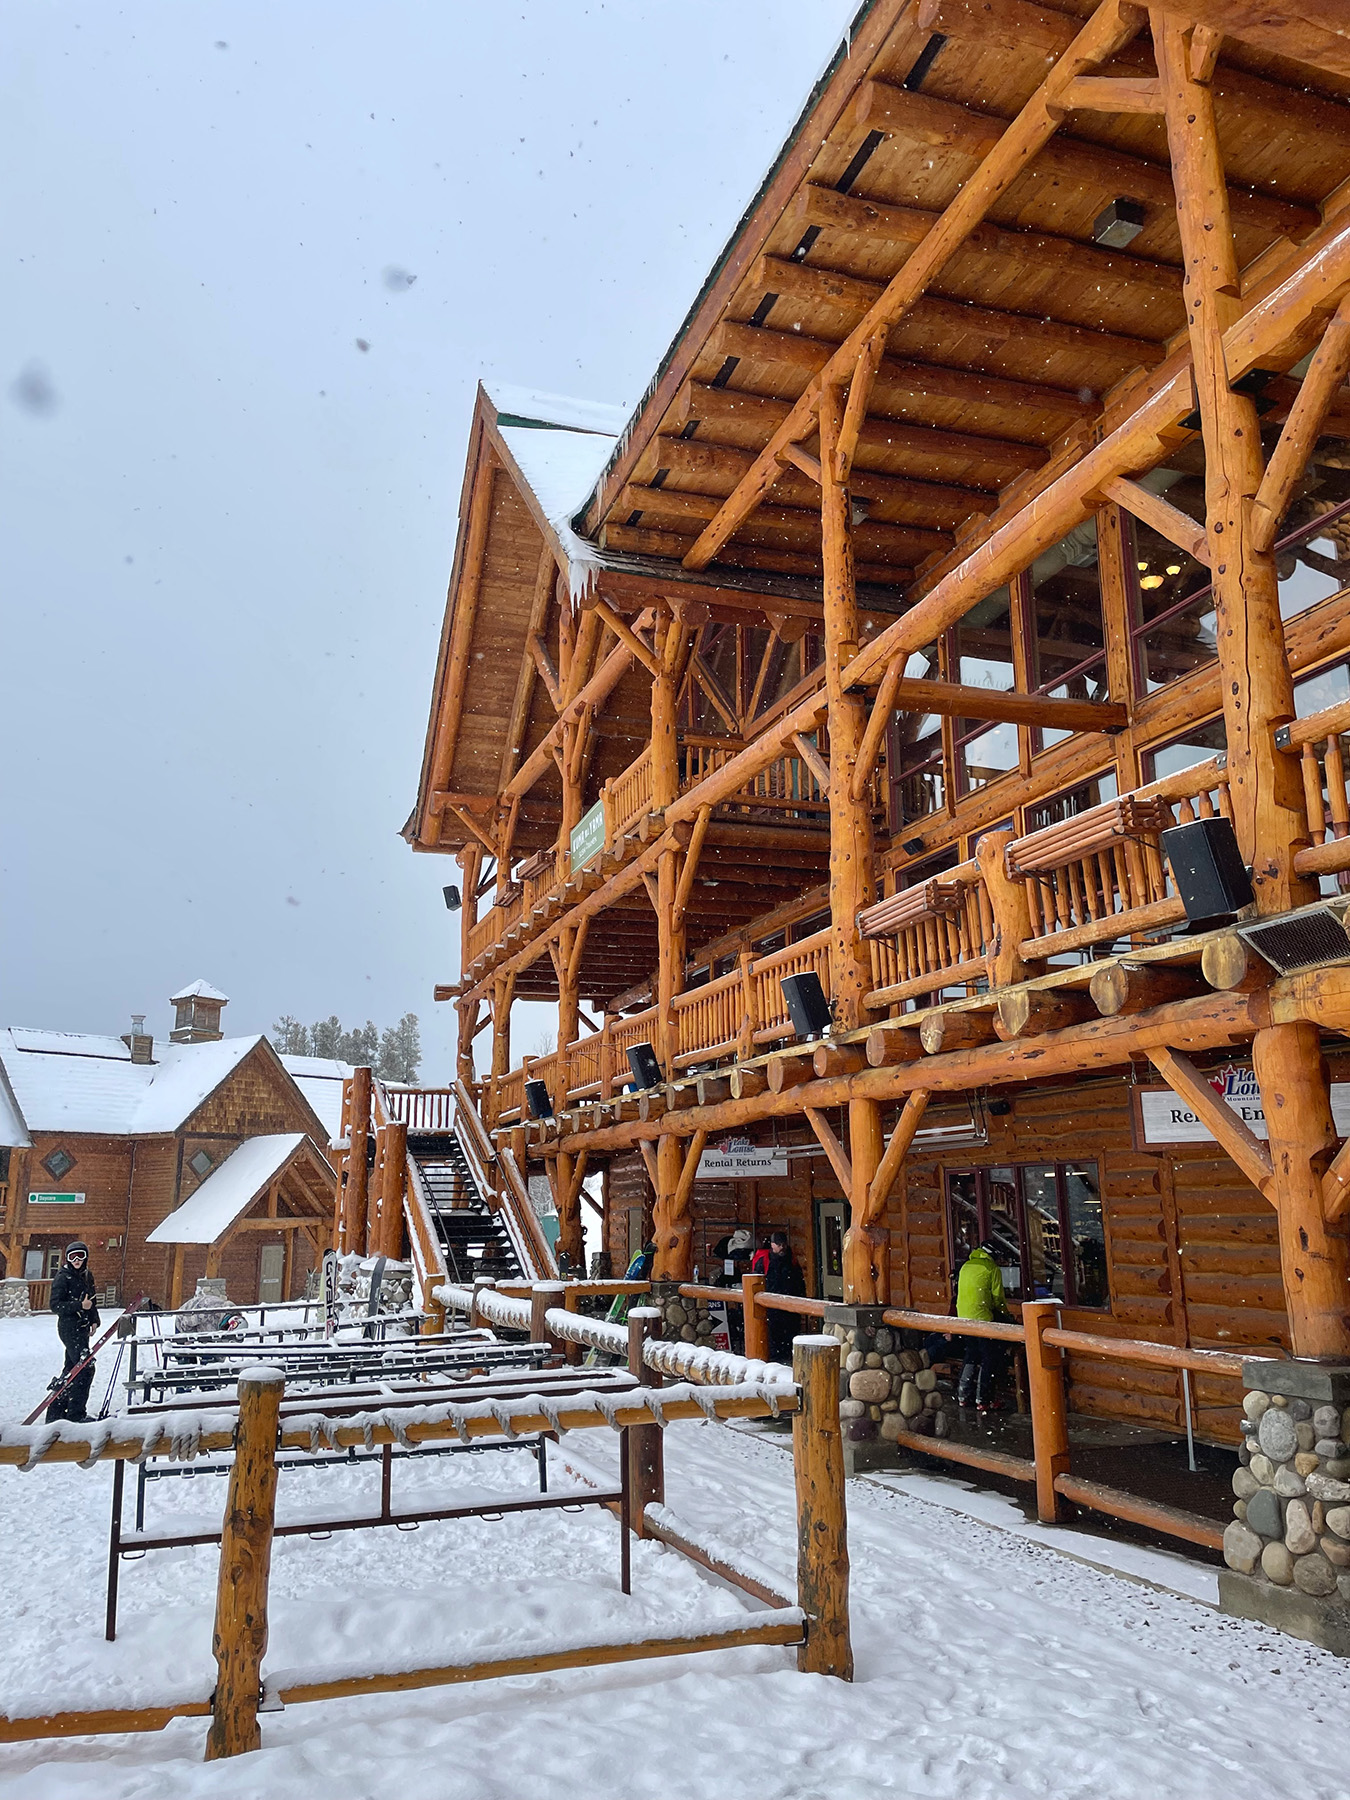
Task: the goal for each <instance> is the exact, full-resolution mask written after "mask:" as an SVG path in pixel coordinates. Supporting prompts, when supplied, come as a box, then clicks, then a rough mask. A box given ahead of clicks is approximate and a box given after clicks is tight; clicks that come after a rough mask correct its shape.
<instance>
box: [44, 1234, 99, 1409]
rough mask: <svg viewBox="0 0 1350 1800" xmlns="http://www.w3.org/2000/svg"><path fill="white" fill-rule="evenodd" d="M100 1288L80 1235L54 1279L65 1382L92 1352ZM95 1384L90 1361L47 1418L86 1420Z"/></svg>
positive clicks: (54, 1300) (55, 1305)
mask: <svg viewBox="0 0 1350 1800" xmlns="http://www.w3.org/2000/svg"><path fill="white" fill-rule="evenodd" d="M97 1291H98V1290H97V1289H96V1287H95V1286H94V1276H93V1271H92V1270H91V1269H90V1267H89V1246H88V1245H87V1244H84V1243H81V1242H80V1241H79V1239H78V1238H77V1239H76V1241H75V1242H74V1243H73V1244H68V1245H67V1246H66V1258H65V1261H64V1262H63V1263H62V1265H61V1267H60V1268H59V1269H58V1270H57V1272H56V1277H55V1279H54V1280H53V1282H52V1298H51V1308H52V1311H53V1312H54V1313H55V1314H56V1329H57V1332H58V1333H59V1334H60V1338H61V1342H62V1343H63V1344H64V1345H65V1350H66V1365H65V1368H64V1369H63V1370H62V1371H61V1381H62V1382H63V1381H65V1379H66V1377H67V1376H68V1375H69V1374H70V1371H71V1370H72V1369H73V1368H74V1367H75V1366H76V1364H77V1363H81V1362H84V1359H85V1357H86V1356H88V1354H89V1334H90V1332H91V1331H93V1330H95V1329H96V1327H97V1326H98V1323H99V1316H98V1305H97V1301H96V1298H95V1296H96V1294H97ZM57 1385H58V1386H59V1385H60V1382H58V1383H57ZM93 1385H94V1364H93V1363H92V1362H91V1363H88V1364H86V1366H85V1367H84V1368H83V1369H81V1370H80V1372H79V1374H78V1375H77V1376H76V1377H75V1379H74V1381H72V1382H71V1384H70V1386H69V1387H68V1388H67V1389H66V1391H65V1393H64V1394H62V1395H61V1396H60V1398H59V1399H57V1400H53V1402H52V1404H51V1405H50V1406H49V1407H48V1408H47V1419H48V1421H49V1422H51V1421H52V1420H55V1419H73V1420H75V1421H76V1422H77V1423H79V1422H81V1421H83V1420H85V1419H87V1418H88V1417H89V1414H88V1412H87V1410H86V1408H87V1407H88V1404H89V1390H90V1388H91V1387H92V1386H93Z"/></svg>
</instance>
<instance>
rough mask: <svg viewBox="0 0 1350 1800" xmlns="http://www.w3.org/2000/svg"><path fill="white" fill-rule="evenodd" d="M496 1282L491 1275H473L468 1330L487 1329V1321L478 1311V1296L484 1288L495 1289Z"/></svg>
mask: <svg viewBox="0 0 1350 1800" xmlns="http://www.w3.org/2000/svg"><path fill="white" fill-rule="evenodd" d="M496 1285H497V1283H496V1281H495V1280H494V1279H493V1277H492V1276H491V1275H475V1276H474V1278H473V1299H472V1300H471V1301H470V1302H469V1328H470V1330H472V1331H482V1330H484V1329H486V1328H487V1325H488V1320H487V1318H486V1316H485V1315H484V1314H483V1313H481V1312H480V1311H479V1309H478V1296H479V1295H480V1294H481V1293H482V1291H483V1289H484V1288H495V1287H496Z"/></svg>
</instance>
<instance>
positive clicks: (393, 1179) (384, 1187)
mask: <svg viewBox="0 0 1350 1800" xmlns="http://www.w3.org/2000/svg"><path fill="white" fill-rule="evenodd" d="M381 1173H382V1179H381V1182H380V1212H379V1219H378V1221H377V1233H378V1235H377V1237H376V1241H375V1243H374V1245H373V1254H374V1255H376V1256H387V1257H389V1258H390V1259H391V1261H394V1262H397V1261H398V1260H399V1258H400V1257H401V1256H402V1255H403V1193H404V1186H405V1184H406V1182H407V1179H408V1127H407V1126H406V1125H405V1124H404V1122H403V1120H402V1119H391V1120H390V1121H389V1123H388V1124H387V1125H386V1126H385V1128H384V1168H383V1170H382V1172H381Z"/></svg>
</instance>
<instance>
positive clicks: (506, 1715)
mask: <svg viewBox="0 0 1350 1800" xmlns="http://www.w3.org/2000/svg"><path fill="white" fill-rule="evenodd" d="M54 1347H55V1332H54V1330H53V1327H52V1323H51V1321H50V1320H48V1319H34V1320H20V1321H11V1320H6V1321H0V1418H5V1419H15V1418H17V1417H19V1416H21V1415H22V1414H23V1413H25V1412H26V1411H27V1410H28V1409H29V1407H30V1406H31V1405H32V1404H34V1402H35V1401H36V1399H37V1397H38V1396H39V1394H40V1393H41V1390H42V1388H43V1386H44V1385H45V1380H46V1376H47V1374H48V1373H49V1372H50V1370H51V1368H52V1367H53V1357H54ZM101 1391H102V1384H101V1382H100V1383H99V1384H98V1385H97V1386H96V1389H95V1392H96V1396H97V1395H98V1394H100V1393H101ZM580 1435H581V1434H576V1435H574V1436H573V1437H571V1438H569V1439H567V1440H566V1442H565V1443H564V1446H563V1447H562V1450H561V1452H559V1455H560V1456H565V1455H568V1454H570V1453H571V1450H572V1446H573V1445H577V1448H578V1450H584V1453H585V1456H586V1458H587V1460H588V1461H589V1462H590V1463H592V1464H593V1465H598V1466H600V1467H606V1466H608V1467H609V1468H610V1469H611V1470H612V1468H613V1458H614V1440H612V1439H611V1438H610V1436H609V1434H608V1433H606V1432H599V1431H597V1432H587V1433H586V1434H584V1443H579V1442H578V1439H579V1437H580ZM666 1469H667V1500H668V1503H669V1504H670V1506H671V1507H672V1509H673V1510H674V1511H675V1512H677V1513H678V1514H680V1515H681V1516H682V1517H683V1518H685V1519H687V1520H689V1521H692V1522H693V1523H694V1524H695V1525H697V1526H700V1527H702V1528H703V1529H704V1530H705V1531H710V1532H715V1533H716V1534H717V1535H718V1536H719V1537H721V1538H722V1539H723V1540H724V1541H727V1542H730V1543H732V1544H735V1545H737V1546H739V1547H740V1548H741V1549H742V1550H743V1552H744V1553H745V1554H747V1555H749V1556H753V1557H755V1558H756V1559H758V1560H759V1561H760V1562H762V1563H765V1564H768V1565H769V1566H770V1567H772V1568H775V1569H777V1570H779V1571H781V1573H782V1574H783V1576H784V1577H787V1578H790V1576H791V1571H792V1566H793V1554H794V1552H793V1543H794V1525H793V1508H792V1481H791V1461H790V1459H789V1458H788V1456H787V1455H786V1454H785V1453H784V1450H783V1448H782V1446H781V1444H780V1443H778V1442H772V1441H768V1440H766V1439H765V1438H764V1436H763V1435H762V1434H757V1433H756V1432H754V1431H746V1430H740V1429H729V1428H727V1427H725V1426H717V1425H708V1424H702V1423H700V1424H696V1425H681V1426H676V1427H674V1428H673V1429H672V1430H670V1431H669V1432H668V1433H667V1439H666ZM555 1475H556V1476H557V1477H558V1478H559V1479H561V1470H560V1469H556V1468H555ZM375 1479H376V1478H375V1476H374V1475H373V1473H367V1474H362V1475H359V1476H358V1475H356V1474H354V1473H351V1472H348V1471H346V1470H338V1471H332V1472H322V1473H321V1472H311V1473H308V1474H296V1475H292V1476H289V1477H285V1478H283V1484H282V1489H281V1502H280V1505H281V1510H282V1513H283V1516H284V1515H285V1514H286V1513H288V1512H289V1513H290V1514H291V1516H297V1512H298V1509H304V1512H305V1514H306V1515H309V1514H312V1512H314V1511H316V1510H318V1509H320V1508H322V1509H324V1510H338V1509H341V1508H344V1507H349V1506H351V1505H352V1504H353V1502H354V1501H356V1500H357V1499H358V1498H359V1497H360V1496H361V1495H362V1494H365V1495H367V1496H371V1495H373V1493H374V1491H375V1489H374V1483H375ZM534 1479H535V1477H534V1468H533V1463H532V1461H531V1459H530V1458H529V1457H528V1456H527V1455H526V1454H524V1453H521V1452H509V1453H495V1452H493V1453H487V1454H484V1455H479V1456H472V1457H470V1456H456V1457H448V1458H443V1459H439V1460H437V1461H434V1462H429V1463H426V1464H423V1465H422V1466H421V1467H419V1468H417V1469H415V1470H408V1471H405V1472H400V1475H399V1476H396V1482H395V1499H396V1502H397V1500H398V1498H399V1497H400V1495H403V1496H408V1497H411V1493H412V1486H413V1483H414V1482H416V1484H417V1485H418V1488H419V1489H420V1490H423V1491H428V1490H429V1491H436V1492H446V1491H449V1490H453V1491H454V1494H455V1496H456V1498H457V1499H458V1498H460V1497H462V1496H464V1495H466V1494H467V1493H468V1491H469V1490H470V1489H471V1488H472V1489H477V1490H487V1491H490V1492H492V1493H504V1492H507V1491H508V1490H516V1491H518V1490H521V1489H524V1488H528V1487H529V1486H531V1485H532V1484H533V1482H534ZM110 1483H111V1476H110V1471H109V1470H108V1469H107V1468H106V1467H105V1468H100V1469H94V1470H89V1471H85V1470H80V1469H76V1468H70V1467H63V1468H51V1467H43V1468H40V1469H37V1470H34V1471H32V1472H29V1473H20V1472H18V1471H16V1470H14V1469H8V1468H6V1469H0V1712H4V1713H16V1712H33V1711H36V1710H39V1709H41V1710H43V1711H50V1710H60V1709H62V1708H68V1707H88V1706H94V1705H98V1704H107V1705H113V1704H131V1703H134V1702H137V1701H142V1702H149V1701H151V1700H163V1699H167V1698H170V1697H172V1696H173V1695H175V1694H185V1693H192V1692H200V1691H203V1689H204V1688H209V1686H210V1682H211V1675H212V1664H211V1658H210V1640H211V1618H212V1610H213V1604H214V1589H215V1580H216V1551H215V1549H214V1548H201V1549H189V1550H178V1551H161V1552H157V1553H155V1554H153V1555H150V1556H147V1557H146V1558H145V1559H144V1560H142V1561H139V1562H135V1563H127V1564H124V1565H123V1570H122V1606H121V1630H120V1634H119V1638H118V1641H117V1643H115V1644H106V1643H105V1642H104V1641H103V1592H104V1576H105V1571H106V1557H107V1525H108V1502H109V1492H110ZM224 1488H225V1483H224V1481H223V1480H218V1479H216V1478H214V1477H196V1478H194V1479H192V1480H189V1481H182V1480H170V1481H161V1482H157V1483H154V1484H153V1485H152V1488H151V1494H150V1512H149V1515H148V1523H149V1524H150V1525H152V1526H153V1525H155V1524H158V1523H167V1522H168V1521H169V1520H170V1519H171V1518H172V1519H174V1520H175V1522H180V1523H181V1522H182V1521H183V1520H184V1519H185V1518H187V1517H190V1516H198V1517H199V1516H201V1515H202V1514H203V1513H205V1512H210V1511H212V1510H214V1511H216V1512H217V1513H218V1510H219V1507H220V1504H221V1501H222V1499H223V1496H224ZM979 1514H983V1515H984V1516H983V1517H981V1516H972V1515H979ZM1012 1525H1015V1527H1016V1529H1003V1528H1002V1527H1004V1526H1012ZM849 1533H850V1549H851V1556H852V1566H853V1585H852V1616H853V1642H854V1650H855V1655H856V1660H857V1679H856V1681H855V1682H854V1683H853V1685H852V1686H845V1685H843V1684H842V1683H838V1682H834V1681H830V1680H827V1679H825V1678H823V1677H818V1676H805V1675H799V1674H798V1673H797V1671H796V1667H795V1656H794V1652H792V1651H790V1650H777V1649H767V1648H766V1649H758V1650H744V1651H732V1652H719V1653H715V1654H708V1655H703V1656H698V1657H685V1658H680V1659H678V1660H671V1661H663V1662H650V1663H632V1664H627V1665H620V1666H618V1667H614V1668H608V1669H596V1670H569V1671H566V1672H563V1673H560V1674H555V1675H547V1676H537V1677H529V1678H517V1679H514V1680H510V1681H499V1682H492V1683H479V1684H475V1685H469V1686H460V1687H448V1688H440V1689H425V1690H422V1691H420V1692H416V1693H410V1694H402V1695H387V1696H382V1697H379V1698H372V1699H365V1700H343V1701H334V1702H329V1703H324V1704H319V1705H309V1706H297V1707H292V1708H290V1709H288V1710H287V1711H285V1712H282V1713H276V1714H269V1715H266V1716H265V1717H264V1720H263V1740H264V1748H263V1749H262V1750H261V1751H260V1752H259V1753H257V1754H256V1755H254V1756H250V1757H245V1758H239V1759H234V1760H232V1761H230V1762H225V1763H213V1764H209V1765H208V1764H204V1763H203V1762H202V1760H201V1757H202V1745H203V1741H204V1735H205V1725H204V1722H203V1721H202V1720H200V1719H188V1720H181V1721H178V1722H176V1723H174V1724H173V1725H171V1726H169V1728H168V1729H167V1730H165V1731H164V1732H161V1733H156V1734H152V1735H147V1736H142V1737H132V1736H124V1737H104V1738H86V1739H73V1740H68V1741H47V1742H39V1743H30V1744H18V1745H8V1746H0V1789H2V1790H3V1791H4V1793H5V1794H6V1795H9V1794H13V1795H15V1796H24V1797H30V1796H31V1797H37V1796H41V1797H42V1800H58V1797H59V1800H78V1797H79V1796H83V1795H89V1796H90V1797H91V1800H93V1797H94V1796H97V1800H133V1797H134V1800H171V1797H172V1800H204V1797H205V1796H221V1797H225V1796H229V1797H230V1800H252V1797H253V1796H259V1797H261V1796H264V1795H266V1796H267V1800H358V1797H359V1800H367V1797H369V1800H407V1797H408V1796H410V1795H412V1794H416V1795H418V1796H419V1797H420V1800H598V1797H601V1796H607V1795H612V1796H614V1800H646V1797H647V1796H651V1797H652V1800H656V1797H658V1796H659V1800H683V1797H684V1796H690V1797H691V1800H692V1797H693V1796H698V1797H699V1800H705V1797H711V1796H720V1795H724V1794H736V1795H742V1796H745V1797H746V1800H825V1797H826V1796H828V1797H829V1800H848V1797H849V1796H853V1795H859V1796H861V1795H864V1794H872V1793H874V1792H878V1791H880V1792H887V1793H895V1794H901V1795H913V1796H916V1797H918V1796H923V1800H986V1797H988V1800H1013V1797H1017V1800H1022V1797H1024V1796H1026V1797H1031V1796H1054V1797H1055V1800H1078V1797H1080V1796H1081V1800H1117V1797H1119V1800H1152V1797H1153V1796H1155V1795H1166V1796H1167V1797H1168V1800H1211V1797H1212V1800H1230V1796H1231V1795H1233V1794H1234V1793H1236V1792H1244V1793H1254V1792H1267V1793H1285V1792H1298V1793H1300V1794H1301V1795H1302V1796H1304V1800H1343V1796H1344V1794H1345V1792H1346V1776H1345V1768H1344V1760H1345V1759H1344V1754H1343V1751H1344V1726H1345V1719H1346V1716H1347V1705H1348V1703H1350V1665H1347V1664H1346V1663H1343V1662H1340V1661H1338V1660H1337V1659H1335V1658H1334V1657H1332V1656H1329V1655H1327V1654H1325V1653H1324V1652H1321V1651H1318V1650H1315V1649H1312V1648H1311V1647H1309V1646H1306V1645H1303V1644H1300V1643H1297V1642H1295V1641H1293V1640H1291V1639H1289V1638H1284V1637H1280V1636H1279V1635H1278V1634H1276V1633H1274V1632H1272V1631H1268V1630H1266V1629H1264V1628H1262V1627H1260V1626H1257V1625H1252V1624H1247V1623H1243V1622H1240V1621H1238V1620H1234V1619H1225V1618H1222V1617H1221V1616H1220V1615H1219V1614H1218V1613H1216V1612H1215V1611H1214V1610H1213V1609H1212V1607H1210V1606H1207V1605H1205V1604H1203V1603H1201V1602H1199V1601H1197V1600H1195V1599H1188V1598H1185V1597H1183V1595H1182V1594H1178V1593H1171V1592H1165V1591H1162V1589H1163V1587H1177V1588H1181V1589H1183V1590H1186V1591H1192V1592H1195V1593H1200V1594H1204V1593H1208V1592H1209V1591H1211V1584H1212V1576H1211V1575H1210V1574H1209V1573H1208V1572H1202V1571H1198V1570H1197V1569H1196V1568H1195V1566H1194V1565H1185V1564H1184V1563H1183V1562H1182V1561H1181V1559H1177V1558H1171V1557H1162V1556H1153V1557H1151V1556H1150V1553H1148V1552H1137V1553H1132V1554H1134V1555H1135V1556H1137V1557H1138V1558H1139V1559H1141V1560H1138V1561H1136V1562H1132V1563H1131V1568H1132V1570H1133V1572H1134V1574H1135V1576H1136V1577H1143V1578H1144V1579H1143V1580H1140V1579H1133V1580H1131V1579H1123V1578H1121V1577H1120V1576H1118V1575H1114V1574H1110V1573H1107V1572H1104V1571H1102V1570H1099V1569H1096V1568H1093V1567H1089V1566H1086V1564H1085V1563H1084V1562H1083V1561H1082V1560H1073V1559H1071V1558H1070V1557H1067V1556H1065V1555H1063V1554H1061V1553H1060V1550H1059V1549H1058V1548H1056V1547H1055V1541H1056V1539H1057V1538H1058V1539H1059V1540H1065V1539H1067V1540H1069V1541H1068V1542H1067V1545H1066V1547H1067V1548H1068V1549H1069V1550H1070V1551H1071V1552H1072V1553H1073V1558H1078V1559H1081V1558H1083V1557H1085V1556H1087V1557H1091V1556H1092V1555H1093V1546H1092V1544H1091V1543H1090V1542H1089V1541H1088V1540H1085V1538H1084V1537H1083V1536H1082V1535H1080V1534H1072V1535H1071V1534H1065V1533H1058V1534H1050V1535H1047V1534H1039V1533H1038V1530H1037V1528H1036V1527H1027V1526H1025V1525H1024V1524H1023V1522H1022V1520H1021V1517H1020V1514H1018V1513H1017V1512H1016V1509H1014V1508H1011V1507H1008V1506H1007V1504H1006V1503H1005V1502H1001V1501H998V1500H991V1499H989V1498H988V1497H984V1498H980V1497H977V1496H973V1495H970V1494H969V1493H967V1492H965V1491H964V1490H963V1489H962V1488H961V1487H960V1485H959V1484H957V1483H942V1482H939V1481H936V1480H934V1479H933V1478H931V1477H925V1478H918V1479H916V1480H909V1481H896V1480H894V1479H888V1480H886V1481H880V1482H878V1481H860V1482H855V1483H852V1484H851V1485H850V1488H849ZM1101 1552H1102V1560H1103V1561H1111V1560H1113V1559H1119V1557H1120V1555H1121V1552H1120V1548H1119V1546H1110V1545H1107V1544H1106V1543H1105V1542H1103V1543H1102V1545H1101ZM618 1574H619V1570H618V1537H617V1526H616V1525H615V1523H614V1522H613V1520H612V1519H610V1518H609V1517H608V1516H607V1515H603V1514H600V1513H598V1512H597V1511H596V1510H594V1509H591V1510H587V1511H585V1512H582V1513H578V1514H554V1515H551V1516H548V1515H545V1516H536V1517H529V1516H526V1517H517V1518H512V1517H510V1516H509V1515H508V1516H507V1517H506V1518H505V1519H503V1520H502V1522H501V1523H499V1524H493V1523H489V1522H486V1521H479V1520H474V1521H469V1522H464V1521H460V1522H449V1523H443V1524H434V1525H424V1526H422V1527H421V1528H420V1529H419V1530H417V1531H415V1532H403V1531H390V1530H382V1531H365V1532H361V1533H359V1534H352V1535H342V1534H339V1535H336V1536H333V1537H331V1538H329V1539H327V1540H326V1541H322V1542H317V1541H314V1540H311V1539H308V1538H293V1539H281V1540H278V1542H277V1544H276V1548H275V1551H274V1556H273V1564H272V1588H271V1593H272V1606H271V1617H272V1638H271V1645H270V1648H269V1652H268V1657H267V1669H268V1670H270V1671H273V1672H275V1671H278V1670H280V1669H283V1668H295V1667H296V1666H297V1665H301V1664H303V1665H305V1666H306V1667H307V1668H315V1667H322V1668H324V1669H329V1670H332V1671H333V1672H335V1673H336V1672H339V1671H341V1670H352V1671H356V1670H370V1669H373V1668H376V1667H381V1668H388V1667H395V1666H399V1665H400V1664H401V1665H403V1666H410V1665H414V1664H416V1663H419V1662H433V1661H436V1660H438V1659H445V1660H451V1659H453V1658H455V1657H457V1656H463V1655H464V1654H465V1652H466V1650H469V1651H472V1650H480V1649H481V1650H484V1651H486V1650H488V1649H489V1648H491V1649H492V1650H494V1651H500V1652H503V1653H510V1651H511V1650H514V1649H517V1648H518V1649H520V1650H526V1649H529V1648H540V1647H543V1646H544V1645H545V1644H546V1643H548V1642H549V1641H576V1640H577V1639H578V1638H580V1637H582V1636H583V1635H588V1634H590V1633H592V1632H595V1633H603V1634H605V1635H625V1636H627V1635H640V1634H641V1633H642V1632H644V1631H662V1632H665V1631H669V1630H671V1629H675V1628H681V1627H686V1626H690V1625H693V1624H702V1623H713V1622H714V1621H730V1620H734V1619H735V1618H736V1617H737V1616H743V1615H744V1612H745V1608H746V1603H745V1602H744V1601H743V1600H742V1599H741V1597H740V1596H738V1595H734V1594H732V1593H731V1592H729V1591H728V1590H727V1589H726V1588H724V1587H722V1586H721V1585H719V1584H716V1583H714V1582H713V1581H712V1580H711V1579H709V1578H705V1577H704V1576H703V1575H702V1574H701V1573H699V1572H698V1571H697V1570H696V1569H695V1568H694V1567H693V1566H692V1565H691V1564H689V1563H688V1562H687V1561H685V1560H684V1559H683V1558H682V1557H680V1556H678V1555H677V1554H675V1553H674V1552H671V1551H667V1550H664V1549H662V1548H660V1547H658V1546H655V1545H650V1544H636V1545H635V1546H634V1557H633V1594H632V1597H631V1598H630V1599H625V1598H624V1597H623V1596H622V1595H621V1594H620V1592H619V1585H618ZM1145 1581H1149V1582H1156V1583H1159V1584H1161V1585H1158V1586H1151V1585H1145V1584H1144V1583H1145Z"/></svg>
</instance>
